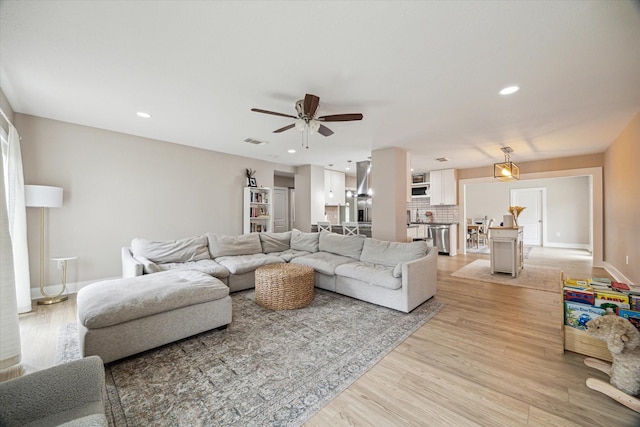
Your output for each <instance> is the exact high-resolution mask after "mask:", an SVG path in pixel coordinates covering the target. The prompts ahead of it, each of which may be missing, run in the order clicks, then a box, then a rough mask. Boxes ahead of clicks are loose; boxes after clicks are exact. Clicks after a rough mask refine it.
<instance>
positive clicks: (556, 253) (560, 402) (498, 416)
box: [20, 248, 640, 427]
mask: <svg viewBox="0 0 640 427" xmlns="http://www.w3.org/2000/svg"><path fill="white" fill-rule="evenodd" d="M487 257H488V256H487V255H479V254H467V255H458V256H455V257H447V256H439V258H438V292H437V294H436V297H435V298H436V299H437V300H438V301H442V302H444V303H446V307H445V308H444V309H442V310H441V311H440V313H438V314H437V315H436V316H435V317H433V318H432V319H431V320H430V321H429V322H427V323H426V324H425V325H424V326H423V327H422V328H420V329H419V330H418V331H416V332H415V333H414V334H413V335H412V336H411V337H409V338H408V339H407V340H406V341H405V342H403V343H402V344H401V345H399V346H398V347H397V348H396V349H395V350H393V351H392V352H391V353H389V354H388V355H387V356H386V357H385V358H384V359H382V360H381V361H380V362H379V363H378V364H377V365H376V366H374V367H373V368H372V369H371V370H369V371H368V372H367V373H366V374H365V375H363V376H362V377H360V379H358V380H357V381H356V382H355V383H353V384H352V385H351V386H350V387H348V388H347V389H346V390H345V391H343V392H342V393H341V394H340V395H338V396H337V397H336V398H335V399H334V400H333V401H331V402H330V403H329V404H328V405H326V406H325V407H324V408H322V409H321V410H320V411H318V412H317V413H316V414H315V415H314V416H313V417H312V418H311V419H309V420H308V421H307V423H306V424H305V425H306V426H310V427H315V426H318V427H319V426H323V427H324V426H357V425H361V426H370V425H371V426H402V425H407V426H519V425H536V426H640V414H637V413H635V412H633V411H632V410H630V409H627V408H626V407H624V406H622V405H620V404H619V403H617V402H615V401H613V400H612V399H610V398H608V397H607V396H604V395H602V394H600V393H598V392H595V391H592V390H590V389H588V388H587V387H586V385H585V380H586V379H587V378H589V377H595V378H600V379H603V380H608V379H607V378H606V376H605V375H604V374H602V373H601V372H598V371H595V370H594V369H591V368H588V367H587V366H585V365H584V363H583V360H584V358H585V357H584V356H582V355H579V354H575V353H571V352H564V351H563V345H562V303H561V297H560V293H559V292H558V293H554V292H544V291H538V290H533V289H527V288H520V287H513V286H505V285H498V284H492V283H486V282H475V281H473V280H465V279H460V278H456V277H452V276H451V273H453V272H454V271H456V270H458V269H459V268H462V267H463V266H465V265H466V264H468V263H470V262H472V261H474V260H476V259H479V258H485V259H486V258H487ZM527 262H536V263H543V264H545V265H548V266H550V267H551V266H556V267H557V266H559V267H561V268H563V269H564V270H565V271H571V272H572V274H574V275H577V274H579V273H582V275H583V276H585V277H588V276H598V277H603V276H605V277H606V276H608V275H607V273H606V272H605V271H604V270H602V269H599V268H592V265H591V258H590V257H589V256H588V254H587V253H586V252H584V251H575V250H561V249H549V248H535V249H534V251H533V253H532V259H531V261H529V260H525V266H526V264H527ZM525 268H526V267H525ZM558 280H560V278H558ZM73 321H75V298H74V297H71V298H70V299H69V301H66V302H64V303H60V304H56V305H54V306H39V307H36V309H35V310H34V311H32V312H30V313H27V314H23V315H21V317H20V327H21V334H22V341H23V365H24V366H25V368H26V370H27V371H30V370H36V369H43V368H46V367H48V366H51V365H52V364H53V361H54V357H55V346H56V339H57V331H58V328H59V326H60V325H61V324H64V323H68V322H73Z"/></svg>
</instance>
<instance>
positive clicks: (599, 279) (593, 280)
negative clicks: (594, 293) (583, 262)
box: [589, 277, 611, 285]
mask: <svg viewBox="0 0 640 427" xmlns="http://www.w3.org/2000/svg"><path fill="white" fill-rule="evenodd" d="M589 282H590V283H599V284H602V285H610V284H611V279H609V278H608V277H592V278H591V279H589Z"/></svg>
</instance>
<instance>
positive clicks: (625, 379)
mask: <svg viewBox="0 0 640 427" xmlns="http://www.w3.org/2000/svg"><path fill="white" fill-rule="evenodd" d="M586 330H587V332H588V333H589V335H591V336H592V337H594V338H598V339H600V340H603V341H605V342H606V343H607V347H608V348H609V351H610V352H611V355H612V356H613V363H612V364H611V365H610V366H609V365H608V364H605V363H604V362H602V361H599V360H597V359H587V360H585V363H586V364H587V365H588V366H592V367H594V368H596V369H599V370H601V371H603V372H605V373H607V374H609V375H610V377H611V378H610V383H611V385H613V386H615V387H616V388H617V389H619V390H620V391H623V392H624V393H626V394H627V395H628V399H626V400H628V401H636V404H637V401H638V400H637V399H635V398H633V396H635V395H637V394H638V392H640V331H638V330H637V329H636V328H635V326H633V325H632V324H631V322H629V321H628V320H627V319H624V318H622V317H619V316H616V315H605V316H602V317H597V318H595V319H592V320H590V321H588V322H587V324H586ZM589 380H592V379H591V378H590V379H589ZM589 380H587V385H588V386H590V387H591V385H590V384H589ZM594 381H597V380H594ZM591 388H594V387H591ZM596 389H598V390H599V391H602V392H604V393H606V394H609V395H610V396H611V397H614V396H613V395H612V394H611V393H607V392H606V391H604V390H602V389H601V388H596ZM614 398H615V399H616V400H619V401H620V399H617V398H616V397H614ZM621 403H623V404H626V403H624V402H621ZM627 406H629V405H627ZM630 407H631V406H630ZM632 409H634V410H636V411H637V410H638V409H636V408H633V407H632Z"/></svg>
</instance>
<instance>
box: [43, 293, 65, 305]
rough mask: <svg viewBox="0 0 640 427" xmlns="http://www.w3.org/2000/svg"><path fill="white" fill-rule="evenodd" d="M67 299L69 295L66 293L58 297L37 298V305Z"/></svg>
mask: <svg viewBox="0 0 640 427" xmlns="http://www.w3.org/2000/svg"><path fill="white" fill-rule="evenodd" d="M68 299H69V297H68V296H67V295H62V296H59V297H49V298H45V299H39V300H38V301H37V302H38V305H51V304H57V303H59V302H62V301H66V300H68Z"/></svg>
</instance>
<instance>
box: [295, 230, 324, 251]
mask: <svg viewBox="0 0 640 427" xmlns="http://www.w3.org/2000/svg"><path fill="white" fill-rule="evenodd" d="M318 239H319V233H303V232H302V231H300V230H296V229H295V228H294V229H293V231H291V249H295V250H297V251H307V252H318Z"/></svg>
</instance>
